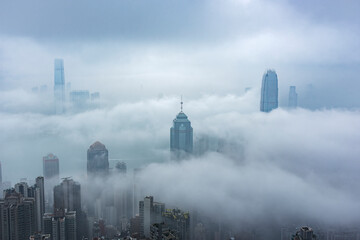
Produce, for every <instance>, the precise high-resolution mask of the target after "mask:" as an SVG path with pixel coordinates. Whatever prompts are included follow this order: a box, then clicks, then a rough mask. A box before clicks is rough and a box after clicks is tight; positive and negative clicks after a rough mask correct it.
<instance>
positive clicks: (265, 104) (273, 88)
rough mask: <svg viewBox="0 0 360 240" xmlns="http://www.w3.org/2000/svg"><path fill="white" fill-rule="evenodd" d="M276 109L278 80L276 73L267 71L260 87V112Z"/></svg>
mask: <svg viewBox="0 0 360 240" xmlns="http://www.w3.org/2000/svg"><path fill="white" fill-rule="evenodd" d="M277 107H278V78H277V75H276V72H275V71H273V70H267V72H266V73H264V76H263V79H262V85H261V100H260V111H262V112H270V111H271V110H273V109H275V108H277Z"/></svg>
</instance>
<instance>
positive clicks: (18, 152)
mask: <svg viewBox="0 0 360 240" xmlns="http://www.w3.org/2000/svg"><path fill="white" fill-rule="evenodd" d="M258 95H259V92H258V91H257V90H252V91H249V92H247V93H246V94H244V95H242V96H235V95H226V96H219V95H204V96H202V97H201V98H198V99H189V100H188V101H185V104H184V111H185V113H186V114H187V115H188V116H189V119H190V121H192V126H193V128H194V135H195V136H194V141H195V146H196V144H197V142H196V139H198V137H201V136H204V135H207V136H209V137H211V138H215V139H225V140H226V142H225V145H227V146H230V147H229V148H225V149H224V150H222V151H220V152H216V151H215V150H214V151H213V152H212V151H211V149H210V152H208V153H206V154H205V155H202V156H198V157H194V158H191V159H188V160H184V161H181V162H174V161H170V160H169V128H170V127H171V124H172V123H171V122H172V119H173V118H174V117H175V115H176V114H177V112H178V111H179V98H178V97H166V96H164V97H162V98H156V99H148V100H145V101H139V102H127V103H120V104H118V105H116V106H115V107H109V108H103V109H97V110H91V111H87V112H83V113H78V114H71V115H70V114H69V115H62V116H54V115H43V114H34V113H27V114H14V113H12V114H9V113H2V114H1V120H0V121H1V124H0V126H1V132H2V135H1V143H2V144H1V153H2V159H3V160H2V165H3V167H2V168H3V179H4V180H12V181H13V182H15V181H18V179H19V178H21V177H24V176H26V177H28V178H34V177H35V176H37V175H41V169H42V156H45V155H46V154H47V153H48V152H52V153H54V154H56V155H57V156H58V157H59V159H60V174H61V176H63V177H65V176H73V177H74V178H75V179H77V178H78V179H82V178H85V176H86V150H87V148H88V147H89V145H90V144H92V143H93V142H95V141H96V140H99V141H101V142H102V143H104V144H105V145H106V147H107V149H108V150H109V158H110V159H122V160H123V161H125V162H126V163H127V165H128V169H129V171H128V175H129V176H131V175H132V169H133V168H139V167H140V168H142V169H143V170H142V172H141V174H140V176H139V179H140V181H141V182H142V184H141V185H142V186H143V189H144V192H143V193H144V194H145V195H154V196H155V197H156V198H158V200H159V201H163V202H166V203H169V204H173V205H175V206H181V207H184V208H185V209H190V208H197V209H198V210H199V211H204V212H206V213H207V214H210V215H212V216H214V215H216V216H217V217H218V218H220V219H224V220H230V219H233V221H248V222H252V223H255V222H256V221H260V220H261V221H263V220H264V219H272V221H275V220H276V221H278V222H279V223H283V222H286V221H287V220H288V219H290V218H294V219H301V220H302V221H306V220H308V221H310V220H311V221H315V220H317V221H323V222H325V223H339V222H341V223H342V224H345V223H353V222H357V221H358V220H359V219H358V216H357V211H358V210H359V198H360V192H359V190H358V187H357V185H358V184H357V183H358V181H359V180H360V179H359V175H358V170H359V168H360V166H359V162H358V156H359V154H360V150H359V148H358V143H359V141H360V134H359V132H358V131H356V129H359V127H360V126H359V123H360V121H359V120H360V113H359V111H349V110H339V109H323V110H317V111H310V110H306V109H301V108H299V109H296V110H287V109H277V110H274V111H272V112H271V113H269V114H266V113H261V112H258V100H259V99H258ZM245 216H246V217H245ZM274 219H275V220H274Z"/></svg>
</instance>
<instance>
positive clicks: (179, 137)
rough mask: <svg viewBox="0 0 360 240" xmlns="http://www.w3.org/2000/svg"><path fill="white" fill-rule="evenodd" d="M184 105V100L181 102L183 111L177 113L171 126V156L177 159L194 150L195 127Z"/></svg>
mask: <svg viewBox="0 0 360 240" xmlns="http://www.w3.org/2000/svg"><path fill="white" fill-rule="evenodd" d="M182 106H183V102H181V111H180V112H179V113H178V115H176V118H175V119H174V120H173V126H172V127H171V128H170V151H171V157H172V158H175V159H182V158H185V157H187V156H188V155H189V154H191V153H192V151H193V128H192V127H191V122H190V121H189V119H188V117H187V116H186V115H185V113H184V112H183V111H182V109H183V107H182Z"/></svg>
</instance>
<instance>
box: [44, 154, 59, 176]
mask: <svg viewBox="0 0 360 240" xmlns="http://www.w3.org/2000/svg"><path fill="white" fill-rule="evenodd" d="M43 174H44V177H45V179H46V180H50V179H55V180H57V181H58V180H59V159H58V158H57V157H56V156H55V155H54V154H52V153H49V154H48V155H47V156H45V157H43Z"/></svg>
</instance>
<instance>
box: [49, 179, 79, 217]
mask: <svg viewBox="0 0 360 240" xmlns="http://www.w3.org/2000/svg"><path fill="white" fill-rule="evenodd" d="M54 209H67V210H68V211H80V210H81V195H80V184H79V183H77V182H75V181H74V180H72V179H69V178H65V179H64V180H63V181H62V183H61V184H60V185H57V186H55V188H54Z"/></svg>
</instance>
